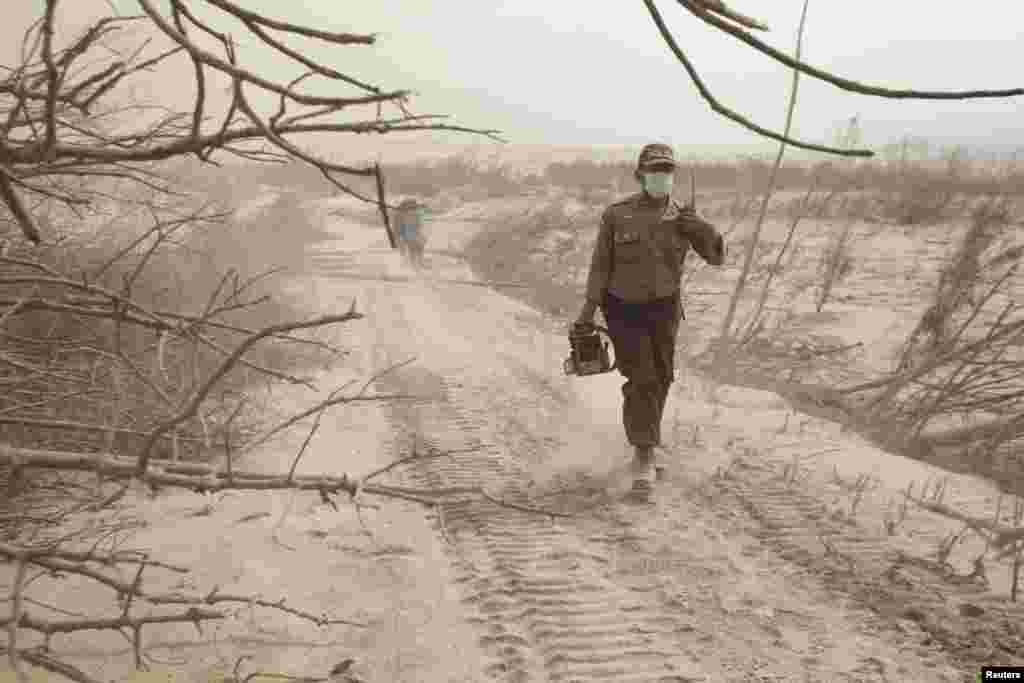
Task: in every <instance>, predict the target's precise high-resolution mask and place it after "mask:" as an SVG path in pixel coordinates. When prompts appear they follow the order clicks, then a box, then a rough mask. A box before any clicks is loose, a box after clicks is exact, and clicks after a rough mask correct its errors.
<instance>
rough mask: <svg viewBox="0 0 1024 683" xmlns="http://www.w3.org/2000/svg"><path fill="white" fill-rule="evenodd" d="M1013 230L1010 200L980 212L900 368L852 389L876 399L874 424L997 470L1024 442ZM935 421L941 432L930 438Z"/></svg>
mask: <svg viewBox="0 0 1024 683" xmlns="http://www.w3.org/2000/svg"><path fill="white" fill-rule="evenodd" d="M1012 224H1013V220H1012V217H1011V204H1010V203H1009V202H1008V201H1007V200H1006V199H1005V198H999V197H997V198H992V199H990V200H989V201H988V202H986V203H985V204H983V205H982V206H980V207H978V208H977V209H976V210H975V212H974V214H973V216H972V218H971V223H970V225H969V227H968V229H967V230H966V231H965V234H964V237H963V238H962V240H961V241H960V243H959V245H958V246H957V248H956V250H955V251H954V253H953V254H952V255H951V257H950V260H949V262H948V264H947V265H946V267H945V268H944V269H943V270H942V272H941V274H940V277H939V281H938V283H937V285H936V290H935V295H934V298H933V300H932V303H931V304H930V305H929V307H928V308H927V310H926V311H925V312H924V314H923V315H922V317H921V319H920V321H919V322H918V325H917V326H916V328H915V329H914V330H913V332H912V333H911V334H910V335H909V337H908V339H907V341H906V344H905V345H904V348H903V352H902V355H901V358H900V360H899V363H898V365H897V368H896V370H895V371H894V372H893V373H892V374H890V375H887V376H885V377H882V378H880V379H878V380H873V381H871V382H867V383H863V384H860V385H858V386H855V387H851V388H849V389H846V390H844V393H847V394H853V393H864V394H865V395H868V396H870V399H869V400H868V401H867V402H866V403H865V405H866V409H867V415H868V417H867V419H868V420H869V421H870V420H884V421H885V423H886V424H893V423H898V424H902V425H903V430H904V431H905V439H906V440H908V441H911V442H917V443H919V444H922V445H924V446H926V447H927V448H930V449H934V448H943V449H958V450H961V451H963V452H964V453H965V454H966V455H967V456H968V457H969V458H970V459H972V460H977V461H978V462H979V464H986V465H989V466H991V465H995V464H998V462H999V458H998V457H997V453H998V452H1003V453H1004V454H1005V455H1004V456H1003V457H1005V458H1008V460H1005V461H1004V463H1003V464H1007V465H1010V464H1012V462H1011V460H1012V458H1013V453H1014V448H1013V444H1015V443H1018V442H1019V439H1020V438H1021V437H1022V436H1024V410H1022V407H1021V406H1022V400H1021V399H1022V396H1024V394H1022V389H1021V379H1022V378H1024V353H1022V351H1024V317H1022V316H1021V314H1020V306H1019V303H1018V297H1017V296H1016V295H1015V291H1019V289H1017V288H1019V286H1020V281H1019V270H1020V257H1021V254H1022V253H1024V252H1022V250H1024V245H1022V244H1020V243H1019V236H1017V235H1016V233H1015V232H1014V231H1013V230H1010V229H1009V228H1010V226H1012ZM952 419H960V420H961V421H962V423H963V426H960V427H952V426H951V425H950V422H951V420H952ZM933 425H934V426H935V427H937V428H940V429H939V431H935V430H931V431H929V432H928V433H925V430H926V428H928V427H930V426H933ZM1018 466H1019V465H1018ZM1018 476H1019V475H1018Z"/></svg>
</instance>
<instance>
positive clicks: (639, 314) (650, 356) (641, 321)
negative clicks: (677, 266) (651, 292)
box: [602, 292, 684, 447]
mask: <svg viewBox="0 0 1024 683" xmlns="http://www.w3.org/2000/svg"><path fill="white" fill-rule="evenodd" d="M602 310H603V313H604V318H605V321H606V322H607V323H608V335H609V336H610V337H611V340H612V345H613V348H614V350H615V360H616V364H617V366H618V369H619V372H620V373H621V374H622V376H623V377H625V378H626V382H625V383H624V384H623V385H622V398H623V401H622V424H623V427H624V428H625V431H626V439H627V440H628V441H629V443H630V444H632V445H633V446H639V447H653V446H657V445H659V444H661V419H662V415H663V414H664V411H665V400H666V399H667V398H668V391H669V387H670V386H671V385H672V382H673V381H674V379H675V350H676V335H677V334H678V332H679V322H680V321H681V320H683V319H684V314H683V307H682V302H681V300H680V296H679V293H678V292H677V293H676V294H675V295H673V296H670V297H666V298H661V299H653V300H651V301H644V302H639V303H634V302H627V301H623V300H621V299H619V298H617V297H615V296H614V295H612V294H607V295H606V298H605V302H604V305H603V306H602Z"/></svg>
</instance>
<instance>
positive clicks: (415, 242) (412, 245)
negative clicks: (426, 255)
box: [397, 199, 426, 268]
mask: <svg viewBox="0 0 1024 683" xmlns="http://www.w3.org/2000/svg"><path fill="white" fill-rule="evenodd" d="M424 208H425V207H423V205H422V204H420V203H419V202H417V201H416V200H415V199H406V200H405V201H403V202H402V203H401V204H399V205H398V217H397V218H398V248H399V250H400V251H401V253H402V256H403V257H404V259H405V261H406V262H407V263H408V264H409V265H411V266H412V267H414V268H422V267H423V249H424V247H425V246H426V235H424V233H423V220H424V217H425V210H424Z"/></svg>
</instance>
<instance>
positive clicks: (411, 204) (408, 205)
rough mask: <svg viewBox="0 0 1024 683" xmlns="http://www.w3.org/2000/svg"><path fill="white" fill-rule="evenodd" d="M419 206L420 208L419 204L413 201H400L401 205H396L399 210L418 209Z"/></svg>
mask: <svg viewBox="0 0 1024 683" xmlns="http://www.w3.org/2000/svg"><path fill="white" fill-rule="evenodd" d="M419 206H420V203H419V202H417V201H416V200H415V199H406V200H404V201H402V203H401V204H399V205H398V208H399V209H418V208H419Z"/></svg>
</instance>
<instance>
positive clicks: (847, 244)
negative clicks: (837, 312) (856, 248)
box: [815, 220, 854, 313]
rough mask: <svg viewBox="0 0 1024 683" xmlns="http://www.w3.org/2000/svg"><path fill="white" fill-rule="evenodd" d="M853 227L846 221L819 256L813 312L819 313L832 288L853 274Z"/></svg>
mask: <svg viewBox="0 0 1024 683" xmlns="http://www.w3.org/2000/svg"><path fill="white" fill-rule="evenodd" d="M853 227H854V221H853V220H847V221H845V222H844V224H843V226H842V227H841V228H840V229H839V231H838V232H836V233H834V234H833V235H832V236H831V238H830V239H829V243H828V245H826V247H825V250H824V251H823V252H822V254H821V260H820V261H819V265H818V276H819V278H820V281H819V283H818V296H817V301H816V302H815V311H817V312H818V313H821V311H822V309H823V308H824V307H825V304H826V303H827V302H828V300H829V297H830V296H831V294H832V290H833V288H834V287H835V286H836V285H837V284H839V283H840V282H842V281H843V279H844V278H846V276H847V275H849V274H850V273H851V272H853V264H854V261H853V248H852V247H853Z"/></svg>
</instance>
